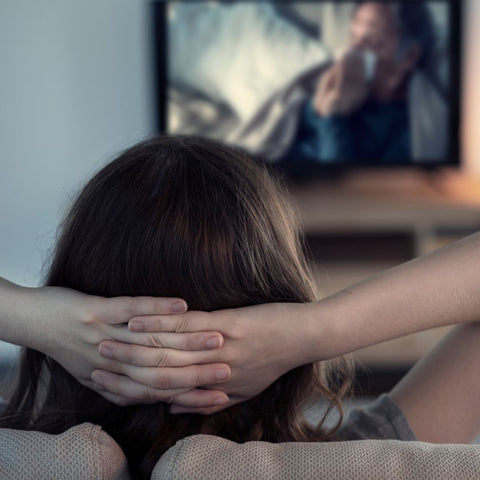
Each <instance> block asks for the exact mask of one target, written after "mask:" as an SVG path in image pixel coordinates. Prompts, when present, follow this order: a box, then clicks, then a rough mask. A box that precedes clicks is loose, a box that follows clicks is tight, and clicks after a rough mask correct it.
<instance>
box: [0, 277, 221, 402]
mask: <svg viewBox="0 0 480 480" xmlns="http://www.w3.org/2000/svg"><path fill="white" fill-rule="evenodd" d="M174 304H177V306H179V307H180V311H185V309H186V304H185V302H183V301H179V299H169V298H163V299H162V298H149V297H118V298H102V297H96V296H91V295H85V294H83V293H80V292H75V291H73V290H69V289H66V288H60V287H42V288H25V287H20V286H19V285H16V284H14V283H11V282H8V281H7V280H5V279H3V278H0V339H1V340H4V341H6V342H10V343H15V344H17V345H22V346H25V347H30V348H33V349H35V350H39V351H41V352H43V353H45V354H47V355H49V356H51V357H52V358H54V359H55V360H56V361H58V362H59V363H60V364H61V365H62V366H63V367H64V368H65V369H66V370H68V371H69V372H70V373H71V374H72V375H73V376H74V377H75V378H76V379H77V380H78V381H79V382H80V383H82V384H83V385H85V386H87V387H89V388H91V389H94V390H97V391H98V393H100V394H101V395H103V396H104V397H105V398H107V399H109V400H111V401H112V402H114V403H117V404H119V405H128V404H133V403H151V402H157V401H160V400H163V401H168V402H177V403H180V404H181V405H190V406H200V405H211V404H212V403H213V404H214V403H215V402H216V401H217V400H218V401H220V400H223V402H225V401H227V400H228V398H227V397H226V395H225V394H224V393H223V392H220V391H214V390H211V391H207V390H200V389H196V388H195V387H196V386H198V385H202V384H204V383H212V382H214V383H217V382H218V381H219V380H220V379H218V378H217V373H221V372H224V373H225V374H226V375H227V377H228V375H229V373H230V370H229V367H228V366H227V365H225V364H217V365H212V366H213V368H211V367H212V366H206V365H195V364H196V363H199V362H201V361H202V360H204V359H206V358H207V359H208V354H209V352H210V351H211V350H209V348H210V349H211V348H216V347H220V346H221V345H222V343H223V338H222V337H221V335H220V334H219V333H217V332H207V331H205V332H198V333H189V334H187V335H172V334H167V336H165V335H163V336H160V337H158V336H157V337H156V338H155V339H152V338H151V335H149V334H139V333H133V332H129V330H128V329H127V328H126V323H127V322H128V320H130V318H131V317H134V316H138V315H151V314H169V313H174V312H175V309H174V308H173V307H174ZM176 311H177V312H178V311H179V310H178V309H177V310H176ZM105 339H110V340H117V341H122V342H128V341H130V342H135V341H136V339H139V340H140V339H141V341H142V342H144V343H149V342H150V344H151V342H152V341H153V342H156V343H154V344H155V345H158V344H159V343H158V342H161V344H162V345H164V347H165V348H164V349H163V350H164V351H168V350H169V347H170V349H175V350H174V352H175V355H174V356H171V357H170V358H169V360H168V361H165V362H164V363H163V364H162V365H160V366H158V368H156V369H155V371H154V375H155V377H156V378H157V379H158V380H160V381H161V386H160V388H156V389H154V390H153V389H151V388H150V387H149V386H148V385H144V384H139V383H137V382H134V381H133V380H132V379H131V378H130V377H129V375H130V374H131V373H132V372H134V373H135V372H136V371H137V370H139V368H138V367H132V366H130V365H124V364H122V363H121V362H117V361H115V360H112V359H108V358H104V357H102V356H100V354H99V352H98V344H99V343H100V342H101V341H102V340H105ZM211 339H212V340H214V341H215V340H216V343H215V342H214V344H213V345H210V347H209V345H208V344H207V342H208V340H211ZM159 353H160V354H161V353H162V352H161V351H160V350H159V349H157V358H158V357H159ZM96 368H101V369H104V370H106V371H110V372H116V375H115V382H116V383H115V386H116V393H112V392H108V391H107V390H106V389H103V388H102V386H101V385H99V384H98V383H97V384H95V381H94V380H95V379H92V378H91V375H92V371H93V370H94V369H96ZM227 377H224V378H223V381H224V380H225V379H226V378H227ZM179 394H181V395H182V396H181V398H180V400H177V398H176V396H177V395H179Z"/></svg>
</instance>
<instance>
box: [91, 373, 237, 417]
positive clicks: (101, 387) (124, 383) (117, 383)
mask: <svg viewBox="0 0 480 480" xmlns="http://www.w3.org/2000/svg"><path fill="white" fill-rule="evenodd" d="M92 379H93V380H94V382H95V387H94V389H95V390H97V391H98V393H100V394H101V395H102V396H104V397H105V398H107V399H108V400H110V401H113V402H114V403H117V404H121V405H133V404H138V403H157V402H159V401H163V402H168V403H169V402H171V401H174V402H178V403H179V404H180V405H182V406H187V407H194V408H198V407H205V406H207V407H208V406H212V405H220V404H225V403H227V402H228V401H229V399H228V396H227V395H226V394H225V393H224V392H222V391H217V390H204V389H193V390H189V389H172V390H158V389H155V388H150V387H148V386H145V385H142V384H140V383H137V382H135V381H133V380H131V379H130V378H128V377H125V376H123V375H115V374H110V373H108V372H103V371H100V370H96V371H95V372H93V374H92ZM177 397H179V398H177Z"/></svg>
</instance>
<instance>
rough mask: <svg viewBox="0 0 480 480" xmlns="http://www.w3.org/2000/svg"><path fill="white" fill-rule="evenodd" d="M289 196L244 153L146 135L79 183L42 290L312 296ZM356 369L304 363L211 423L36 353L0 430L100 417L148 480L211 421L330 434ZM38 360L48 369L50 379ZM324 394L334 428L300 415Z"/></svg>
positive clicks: (191, 298) (205, 297) (229, 428)
mask: <svg viewBox="0 0 480 480" xmlns="http://www.w3.org/2000/svg"><path fill="white" fill-rule="evenodd" d="M285 197H286V192H284V191H283V189H282V188H280V186H279V185H278V184H277V182H276V181H274V180H273V179H272V178H271V177H270V176H269V174H268V172H267V171H266V169H265V168H264V167H261V166H259V165H257V164H256V163H255V162H254V161H253V160H252V159H250V158H248V157H247V155H246V154H245V153H244V152H242V151H240V150H236V149H233V148H230V147H227V146H224V145H222V144H220V143H216V142H213V141H210V140H205V139H199V138H191V137H159V138H156V139H153V140H150V141H146V142H143V143H140V144H138V145H136V146H134V147H133V148H131V149H129V150H127V151H126V152H124V153H123V154H121V155H120V156H119V157H118V158H117V159H116V160H114V161H112V162H111V163H110V164H108V165H107V166H106V167H104V168H103V169H102V170H101V171H100V172H99V173H97V174H96V175H95V176H94V177H93V178H92V179H91V180H90V181H89V182H88V183H87V185H86V186H85V187H84V189H83V190H82V191H81V193H80V195H79V196H78V198H77V200H76V201H75V203H74V205H73V207H72V208H71V210H70V212H69V213H68V215H67V216H66V219H65V220H64V222H63V224H62V226H61V230H60V235H59V238H58V242H57V245H56V248H55V253H54V257H53V261H52V264H51V267H50V270H49V273H48V277H47V281H46V284H47V285H51V286H62V287H69V288H73V289H76V290H80V291H83V292H86V293H89V294H95V295H102V296H105V297H113V296H118V295H152V296H176V297H181V298H184V299H185V300H186V301H187V303H188V305H189V308H190V309H195V310H216V309H222V308H231V307H240V306H246V305H252V304H259V303H265V302H310V301H312V300H314V299H315V293H314V292H315V289H314V286H313V281H312V276H311V274H310V273H309V271H308V268H307V265H306V261H305V258H304V254H303V252H302V246H301V243H300V240H299V236H298V232H297V228H296V226H295V222H294V219H293V215H292V213H291V211H290V208H289V206H288V202H287V201H286V200H285ZM348 367H349V364H348V362H347V361H344V360H343V359H336V360H335V362H323V363H321V364H316V365H312V364H310V365H305V366H302V367H299V368H296V369H294V370H292V371H290V372H288V373H286V374H285V375H283V376H282V377H281V378H279V379H278V380H277V381H276V382H274V383H273V384H272V385H271V386H270V387H269V388H268V389H267V390H265V391H264V392H263V393H261V394H260V395H258V396H257V397H255V398H253V399H252V400H249V401H247V402H244V403H241V404H238V405H235V406H233V407H231V408H229V409H227V410H225V411H223V412H219V413H216V414H214V415H212V416H211V417H207V418H206V417H202V416H200V415H171V414H170V413H169V408H168V407H169V406H168V405H165V404H162V403H160V404H157V405H141V406H133V407H119V406H115V405H113V404H111V403H110V402H108V401H106V400H105V399H104V398H103V397H101V396H100V395H98V394H97V393H96V392H93V391H91V390H89V389H88V388H86V387H84V386H82V385H80V384H79V383H78V382H77V381H76V380H75V379H74V378H73V377H72V376H71V375H70V374H69V373H68V372H66V371H65V370H64V369H63V368H62V367H61V366H60V365H59V364H58V363H57V362H55V361H54V360H53V359H51V358H49V357H48V356H46V355H44V354H42V353H39V352H37V351H34V350H30V349H27V350H26V351H25V352H24V354H23V360H22V365H21V369H20V376H19V382H18V385H17V388H16V391H15V393H14V395H13V396H12V399H11V401H10V403H9V405H8V407H7V409H6V411H5V413H4V415H3V418H2V420H1V421H0V426H2V427H9V428H18V429H33V430H40V431H44V432H48V433H60V432H62V431H65V430H66V429H68V428H70V427H71V426H73V425H77V424H80V423H82V422H93V423H96V424H99V425H101V426H102V427H103V429H104V430H105V431H106V432H108V433H109V434H110V435H111V436H112V437H113V438H114V439H115V440H116V441H117V442H118V443H119V444H120V445H121V447H122V448H123V450H124V452H125V454H126V455H127V458H128V459H129V465H130V470H131V473H132V475H133V476H134V478H149V477H150V473H151V471H152V469H153V467H154V465H155V463H156V461H157V460H158V458H159V457H160V456H161V455H162V454H163V453H164V452H165V451H166V450H167V449H168V448H169V447H170V446H172V445H173V444H174V443H175V442H176V441H178V440H179V439H181V438H184V437H186V436H188V435H193V434H196V433H200V429H201V427H202V425H205V422H208V428H209V431H211V432H213V433H215V434H216V435H219V436H222V437H225V438H228V439H231V440H233V441H237V442H245V441H249V440H264V441H269V442H282V441H320V440H328V439H332V438H333V436H334V432H335V431H336V429H337V428H338V426H339V423H340V421H341V418H342V415H343V413H342V410H341V403H340V397H341V396H342V394H343V393H345V392H346V391H347V389H348V387H349V384H350V381H351V372H350V370H349V368H348ZM42 368H46V369H48V371H49V373H50V374H51V377H50V380H49V382H48V383H47V385H43V386H42V385H41V382H40V381H39V378H40V373H41V371H42ZM40 394H41V395H42V398H44V401H42V403H41V404H40V405H39V402H38V396H39V395H40ZM318 396H321V397H322V398H324V399H327V400H328V401H329V402H330V403H329V405H330V409H332V408H333V407H337V408H338V409H339V411H340V419H339V422H338V424H337V425H336V426H335V427H333V428H331V429H325V428H324V427H323V426H322V424H320V425H319V426H318V427H315V428H314V427H312V426H310V425H309V424H308V423H307V422H306V421H305V420H304V418H303V415H302V410H303V408H304V407H305V404H306V402H307V401H308V400H309V399H311V398H313V397H316V398H318ZM321 423H323V422H321Z"/></svg>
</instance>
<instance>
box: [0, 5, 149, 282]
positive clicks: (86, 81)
mask: <svg viewBox="0 0 480 480" xmlns="http://www.w3.org/2000/svg"><path fill="white" fill-rule="evenodd" d="M147 7H148V5H147V2H146V1H141V0H81V1H78V0H0V167H1V169H0V227H1V234H0V275H1V276H3V277H6V278H8V279H10V280H12V281H14V282H18V283H21V284H24V285H32V286H33V285H37V284H38V283H39V281H40V279H41V277H40V270H41V266H42V262H43V257H44V255H45V252H46V251H47V250H48V248H49V246H50V245H51V243H52V239H53V238H54V236H55V230H56V226H57V224H58V223H59V220H60V218H61V217H62V214H63V212H64V208H65V207H66V206H67V204H68V201H69V197H70V195H71V194H72V193H74V192H75V191H76V190H77V189H78V187H79V186H80V185H81V184H82V181H83V180H84V179H85V178H86V177H88V176H90V175H91V173H92V172H93V171H95V170H96V169H97V168H98V166H99V165H101V164H103V163H104V162H105V161H106V160H107V159H108V158H110V157H111V156H112V155H113V154H114V153H115V152H117V151H118V150H120V149H122V148H123V147H125V146H128V145H130V144H131V143H132V142H134V141H136V140H138V139H140V138H142V137H144V136H146V135H148V134H149V133H151V132H152V130H153V111H154V108H153V105H152V101H151V95H150V91H151V88H150V81H151V74H150V73H151V72H150V68H149V60H150V59H149V55H150V52H149V48H148V47H149V44H150V42H149V38H148V28H147V27H148V25H149V23H148V9H147Z"/></svg>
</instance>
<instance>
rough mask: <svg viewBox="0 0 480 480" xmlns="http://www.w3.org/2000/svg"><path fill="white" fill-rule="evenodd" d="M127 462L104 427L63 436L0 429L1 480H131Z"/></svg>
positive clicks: (90, 427)
mask: <svg viewBox="0 0 480 480" xmlns="http://www.w3.org/2000/svg"><path fill="white" fill-rule="evenodd" d="M129 478H130V477H129V475H128V468H127V460H126V458H125V455H124V453H123V452H122V449H121V448H120V447H119V446H118V444H117V443H116V442H115V441H114V440H113V439H112V438H111V437H110V436H109V435H107V434H106V433H105V432H104V431H103V430H102V429H101V427H99V426H98V425H93V424H91V423H83V424H81V425H77V426H75V427H73V428H70V429H69V430H67V431H66V432H64V433H62V434H60V435H49V434H47V433H41V432H31V431H22V430H10V429H0V479H1V480H6V479H8V480H16V479H18V480H20V479H21V480H30V479H31V480H83V479H85V480H100V479H101V480H128V479H129Z"/></svg>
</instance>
